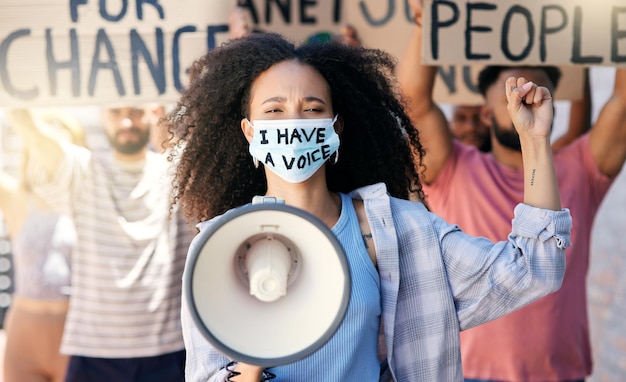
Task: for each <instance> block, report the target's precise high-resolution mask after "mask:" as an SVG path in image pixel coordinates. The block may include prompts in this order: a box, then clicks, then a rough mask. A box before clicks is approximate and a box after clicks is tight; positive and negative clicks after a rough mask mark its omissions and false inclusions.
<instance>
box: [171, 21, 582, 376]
mask: <svg viewBox="0 0 626 382" xmlns="http://www.w3.org/2000/svg"><path fill="white" fill-rule="evenodd" d="M394 62H395V61H394V59H393V58H392V57H391V56H390V55H389V54H387V53H385V52H383V51H380V50H373V49H365V48H357V47H352V46H349V45H348V44H345V43H340V42H336V41H331V42H327V43H323V44H319V43H304V44H302V45H299V46H295V45H293V44H292V43H291V42H289V41H287V40H286V39H285V38H283V37H282V36H280V35H277V34H273V33H264V34H251V35H249V36H246V37H244V38H239V39H234V40H231V41H229V42H228V43H225V44H224V45H222V46H220V47H219V48H216V49H215V50H212V51H210V52H208V53H206V54H205V55H203V56H202V57H200V58H199V59H198V60H197V61H196V62H195V64H194V66H195V67H196V68H198V69H197V70H195V72H196V73H199V75H198V77H197V78H196V79H195V80H194V81H193V82H192V83H191V85H190V87H189V88H188V89H187V91H186V92H185V93H184V94H183V95H182V96H181V98H180V100H179V102H178V104H177V106H176V107H175V109H174V110H173V111H172V112H171V113H170V114H169V123H170V131H171V133H172V135H174V136H176V137H179V139H180V140H181V142H180V144H181V145H182V147H183V148H182V150H179V151H176V149H174V153H178V155H176V156H175V158H176V160H177V163H178V165H177V167H176V174H175V195H174V196H175V200H177V201H179V202H180V203H181V204H182V206H184V210H185V212H186V215H187V217H188V219H190V220H193V221H200V223H199V225H198V227H199V229H200V230H201V231H204V230H210V229H211V227H212V226H213V225H214V224H216V223H218V222H220V219H223V218H224V214H226V213H227V212H228V211H232V210H233V209H236V208H237V207H240V206H243V205H247V204H249V203H250V202H251V201H252V198H253V197H254V196H256V195H265V196H271V197H276V198H280V199H283V200H284V201H285V203H286V204H287V205H290V206H293V207H296V208H300V209H302V210H304V211H307V212H309V213H311V214H313V215H314V216H316V217H317V218H318V219H319V220H320V221H321V222H323V223H324V224H325V225H326V226H328V227H329V228H330V229H331V230H332V232H333V234H334V235H336V237H337V239H338V240H339V242H340V243H341V245H342V246H343V248H344V250H345V252H346V253H347V258H348V263H349V268H350V274H351V279H352V288H351V290H352V292H351V298H350V303H349V306H348V311H347V314H346V318H345V319H344V320H343V321H342V322H341V325H340V326H339V329H338V331H337V332H336V333H335V334H334V335H333V336H332V337H331V338H330V339H329V341H328V342H326V343H325V344H324V345H323V346H322V347H321V348H320V349H319V350H317V351H316V352H315V353H313V354H311V355H310V356H307V357H305V358H303V359H301V360H299V361H295V362H293V363H289V364H286V365H279V366H277V367H272V368H269V369H267V370H266V369H263V368H262V367H260V366H255V365H250V364H245V363H242V362H238V360H236V359H229V358H227V357H226V356H224V355H223V354H221V353H220V352H219V351H218V350H217V349H216V348H214V347H213V346H212V345H211V343H210V342H209V341H207V340H206V339H205V338H204V337H203V335H202V334H201V331H200V328H199V327H198V326H196V324H195V321H194V320H193V317H192V313H191V311H190V309H191V307H190V306H189V305H188V303H187V299H186V296H185V295H183V308H182V322H183V336H184V339H185V346H186V349H187V363H186V368H185V369H186V378H187V381H188V382H194V381H224V380H232V381H259V380H261V379H262V378H263V379H267V378H272V376H275V378H276V380H284V381H379V380H380V379H381V374H383V373H384V375H385V376H387V377H389V379H391V378H393V379H395V380H396V381H402V382H411V381H428V382H430V381H460V380H462V372H461V360H460V350H459V332H460V331H461V330H464V329H468V328H470V327H473V326H476V325H479V324H482V323H484V322H487V321H489V320H492V319H495V318H496V317H499V316H501V315H504V314H507V313H509V312H511V311H513V310H515V309H518V308H520V307H521V306H523V305H525V304H527V303H529V302H531V301H534V300H535V299H537V298H540V297H541V296H544V295H546V294H548V293H551V292H553V291H554V290H557V289H558V288H559V286H560V284H561V276H560V275H561V273H562V272H564V266H565V264H564V263H563V259H564V257H563V256H564V249H565V248H566V247H567V246H568V245H569V230H570V228H571V226H570V223H571V221H570V219H571V217H570V215H569V212H568V211H567V210H566V209H561V206H560V201H559V196H558V187H557V184H556V178H555V176H554V172H553V165H552V152H551V150H550V144H549V130H550V125H551V123H552V99H551V94H550V92H549V91H548V90H547V89H546V88H544V87H539V86H537V85H536V84H534V83H531V82H527V81H525V80H524V79H522V78H514V77H511V78H509V79H508V80H507V82H506V85H505V84H503V87H506V89H507V90H506V93H507V100H508V106H509V109H510V112H511V118H514V121H515V126H516V128H517V129H519V132H520V136H521V137H523V153H524V160H525V161H526V163H527V165H528V171H527V173H526V176H525V179H526V183H525V187H524V190H525V197H524V202H523V203H520V204H519V205H517V206H511V209H512V210H513V209H514V208H515V216H516V217H515V220H514V224H513V229H512V232H511V235H510V236H509V241H502V242H496V243H494V242H491V241H488V240H485V239H484V238H479V237H471V236H468V235H466V234H465V233H463V232H462V231H461V230H460V229H459V228H458V227H457V226H455V225H450V224H448V223H446V222H445V221H444V220H442V219H441V218H439V217H438V216H437V215H434V214H432V213H430V212H429V211H428V209H427V208H426V206H425V205H424V204H423V203H421V202H419V201H410V200H408V199H409V196H410V194H411V192H414V193H415V194H417V195H418V196H423V193H422V190H421V184H420V177H419V172H421V171H422V170H423V168H422V166H421V158H422V155H423V150H422V146H421V143H420V140H419V137H418V135H417V132H416V130H415V128H414V126H413V125H412V124H411V122H410V119H409V117H408V115H407V114H406V113H405V111H404V108H403V106H402V103H401V102H400V100H399V98H398V97H397V93H396V89H397V86H396V84H395V80H394V79H393V77H392V76H391V75H390V74H391V73H393V71H394V65H395V64H394ZM199 68H201V69H199ZM524 100H525V102H523V101H524ZM322 130H323V132H322ZM312 137H314V138H312ZM286 138H288V139H286ZM414 159H415V161H416V162H415V163H416V164H415V165H414V162H413V160H414ZM196 238H197V237H196ZM194 245H197V241H196V242H192V244H191V248H192V249H193V248H194ZM190 251H191V250H190ZM191 257H192V256H188V264H187V268H186V272H190V270H189V269H190V268H189V267H190V262H189V259H190V258H191ZM495 285H497V288H496V287H494V286H495ZM184 291H185V289H184V290H183V292H184ZM215 309H228V308H227V307H219V306H216V307H215ZM381 323H382V325H383V327H384V330H383V332H384V334H383V337H382V338H381V342H380V343H383V344H384V345H385V346H384V348H381V349H380V352H379V348H378V345H379V334H380V332H379V329H380V325H381ZM285 324H289V325H297V324H298V323H285ZM303 330H306V329H303ZM381 355H382V358H383V359H384V361H383V364H386V365H388V369H385V367H384V366H381V362H380V358H379V356H381ZM389 379H384V378H383V380H389Z"/></svg>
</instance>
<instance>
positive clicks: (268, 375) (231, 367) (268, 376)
mask: <svg viewBox="0 0 626 382" xmlns="http://www.w3.org/2000/svg"><path fill="white" fill-rule="evenodd" d="M236 366H237V361H230V362H229V363H228V364H227V365H226V367H225V369H226V370H227V371H228V373H229V374H228V377H226V381H228V382H235V381H233V380H231V378H232V377H237V376H239V375H241V373H240V372H238V371H237V370H235V367H236ZM274 378H276V374H274V373H272V372H271V371H269V370H267V368H266V369H263V372H262V373H261V382H265V381H271V380H272V379H274Z"/></svg>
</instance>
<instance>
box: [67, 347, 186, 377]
mask: <svg viewBox="0 0 626 382" xmlns="http://www.w3.org/2000/svg"><path fill="white" fill-rule="evenodd" d="M184 380H185V350H180V351H177V352H173V353H168V354H162V355H158V356H154V357H141V358H93V357H81V356H75V355H74V356H71V357H70V363H69V366H68V368H67V376H66V378H65V382H85V381H89V382H112V381H115V382H155V381H159V382H183V381H184Z"/></svg>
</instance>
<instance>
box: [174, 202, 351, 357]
mask: <svg viewBox="0 0 626 382" xmlns="http://www.w3.org/2000/svg"><path fill="white" fill-rule="evenodd" d="M198 235H199V236H198V237H197V239H196V245H195V246H194V247H193V248H192V249H191V251H190V253H189V256H191V257H190V259H189V260H188V267H189V268H188V269H187V272H186V273H185V278H184V280H183V288H185V292H186V296H187V303H188V306H189V309H190V312H191V316H192V317H193V320H194V322H195V323H196V325H197V327H198V328H199V330H200V332H201V333H202V334H203V335H204V337H205V338H206V339H207V340H208V341H209V342H210V343H211V344H212V345H213V346H214V347H215V348H216V349H217V350H219V351H220V352H222V353H223V354H224V355H226V356H227V357H229V358H230V359H234V360H237V361H241V362H245V363H249V364H253V365H258V366H263V367H271V366H278V365H284V364H287V363H291V362H295V361H297V360H300V359H302V358H304V357H306V356H308V355H309V354H311V353H313V352H315V351H316V350H317V349H319V348H320V347H322V346H323V345H324V344H325V343H326V342H327V341H328V340H329V339H330V338H331V337H332V336H333V334H334V333H335V331H336V330H337V328H338V327H339V325H340V324H341V321H342V320H343V318H344V316H345V313H346V310H347V308H348V303H349V300H350V289H351V283H350V282H351V279H350V270H349V267H348V260H347V258H346V256H345V253H344V251H343V248H342V246H341V244H340V243H339V242H338V240H337V238H336V237H335V235H334V234H333V233H332V232H331V230H330V229H328V227H327V226H326V225H325V224H324V223H322V221H321V220H319V219H318V218H317V217H315V216H313V215H311V214H310V213H308V212H306V211H303V210H301V209H298V208H295V207H291V206H287V205H285V204H284V202H282V200H280V199H276V198H268V197H255V198H254V199H253V203H252V204H249V205H246V206H243V207H239V208H236V209H234V210H231V211H229V212H228V213H226V214H224V215H223V216H222V217H221V218H220V220H219V221H218V222H216V223H215V224H214V225H212V226H210V227H209V228H207V229H205V230H203V231H202V232H200V233H199V234H198Z"/></svg>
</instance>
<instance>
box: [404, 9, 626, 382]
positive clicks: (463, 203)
mask: <svg viewBox="0 0 626 382" xmlns="http://www.w3.org/2000/svg"><path fill="white" fill-rule="evenodd" d="M414 3H415V4H417V1H415V2H414ZM418 24H419V23H418ZM421 38H422V37H421V27H420V25H417V26H416V27H415V32H414V34H413V37H412V39H411V41H410V43H409V45H408V47H407V48H406V52H405V56H404V57H403V60H402V61H401V62H400V69H399V82H400V84H401V91H402V92H403V94H404V96H405V97H406V98H408V100H409V103H408V104H407V112H408V114H409V115H410V116H411V119H412V121H413V123H414V124H415V125H416V126H417V127H418V130H419V134H420V137H421V139H422V142H423V143H424V148H425V150H426V152H427V154H426V155H425V157H424V163H425V164H426V170H425V171H424V173H423V177H422V179H423V182H424V191H425V194H426V197H427V198H426V201H427V203H428V204H429V206H430V207H431V208H432V211H433V212H435V213H437V214H440V215H441V216H442V217H443V218H444V219H446V220H447V221H449V222H450V223H455V224H458V225H459V226H460V227H461V228H462V229H463V230H464V231H466V232H468V233H469V234H471V235H479V236H484V237H487V238H489V239H491V240H502V239H504V238H506V237H507V235H508V232H509V230H510V229H511V219H512V218H513V215H512V213H511V211H510V208H511V206H514V205H516V204H517V203H519V202H520V201H522V200H523V198H524V193H525V186H527V182H528V177H527V174H528V172H529V171H531V172H532V168H531V167H530V166H529V164H528V162H527V159H526V156H525V155H524V154H523V150H522V149H523V144H524V140H525V139H526V138H525V137H524V136H522V135H520V134H518V129H516V128H514V125H515V120H514V119H513V120H512V118H511V117H512V116H511V115H510V104H509V106H508V109H509V113H507V99H508V94H506V92H505V91H504V90H503V88H502V85H503V84H504V83H505V81H506V79H507V78H508V77H510V76H515V77H518V78H524V79H526V80H528V81H533V82H534V83H537V84H540V85H543V86H546V87H547V88H548V89H550V90H551V91H554V89H555V87H556V85H557V81H558V78H559V71H558V69H557V68H555V67H526V66H509V67H507V66H487V67H486V68H485V69H484V70H483V71H482V72H481V73H480V75H479V88H480V89H481V92H482V94H483V96H484V99H485V104H484V105H483V108H482V112H481V115H482V119H483V122H484V123H485V124H487V125H488V126H489V127H490V129H491V145H492V150H491V152H490V153H482V152H480V151H478V150H475V149H474V148H471V147H468V146H466V145H463V144H460V143H459V142H456V141H454V140H453V139H452V138H451V137H450V134H449V131H448V124H447V121H446V120H445V118H444V117H443V114H442V113H441V111H440V109H439V108H438V106H437V105H435V104H434V103H433V102H432V100H431V98H430V97H429V96H428V95H427V94H425V89H428V86H425V85H424V84H423V82H424V81H425V80H426V79H428V80H430V79H432V76H431V77H429V75H428V74H427V72H428V71H429V70H431V69H430V68H427V67H424V65H422V64H421V56H420V54H421ZM425 73H426V74H425ZM625 159H626V69H618V70H617V71H616V77H615V87H614V91H613V96H612V97H611V98H610V99H609V101H608V102H607V103H606V104H605V105H604V107H603V109H602V111H601V113H600V115H599V117H598V119H597V121H596V123H595V125H594V126H593V127H592V128H591V130H590V131H589V132H588V133H586V134H583V135H582V136H581V137H579V138H577V139H575V140H574V141H573V142H571V143H569V144H568V145H566V146H565V147H563V148H561V149H559V150H555V153H554V161H555V167H556V176H557V179H558V182H559V189H560V192H561V200H562V203H563V205H564V206H565V207H567V208H569V209H570V210H571V212H572V216H573V219H574V229H573V230H572V235H573V236H572V238H573V240H572V242H573V243H574V245H573V246H571V247H570V248H569V249H568V250H567V272H566V274H565V279H564V281H563V286H562V287H561V289H560V290H559V291H558V292H556V293H553V294H550V295H548V296H546V297H544V298H542V299H540V300H539V301H536V302H534V303H532V304H530V305H528V306H526V307H524V308H522V309H520V310H518V311H516V312H513V313H511V314H509V315H506V316H504V317H502V318H499V319H497V320H495V321H492V322H489V323H486V324H484V325H481V326H478V327H476V328H472V329H469V330H467V331H464V332H462V333H461V354H462V359H463V372H464V375H465V378H468V380H481V381H580V380H583V379H584V378H585V377H586V376H588V375H589V374H590V373H591V365H592V363H591V350H590V342H589V325H588V322H587V304H586V288H585V286H586V275H587V270H588V264H589V250H590V248H589V244H590V239H591V228H592V223H593V220H594V217H595V215H596V213H597V211H598V208H599V206H600V204H601V202H602V200H603V198H604V196H605V195H606V193H607V191H608V189H609V187H610V186H611V184H612V181H613V180H614V179H615V177H616V176H617V175H618V173H619V172H620V171H621V169H622V167H623V164H624V160H625ZM531 177H532V175H531ZM531 182H532V180H531Z"/></svg>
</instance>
